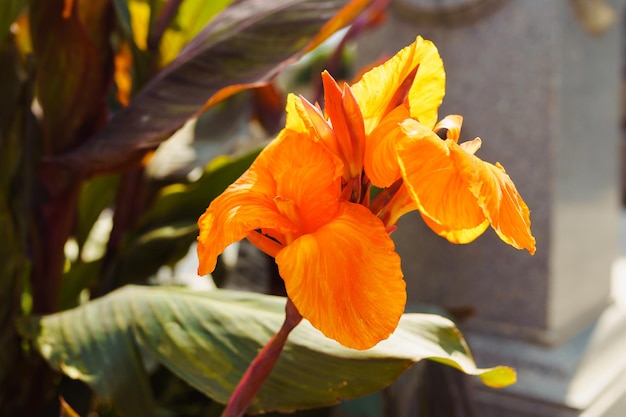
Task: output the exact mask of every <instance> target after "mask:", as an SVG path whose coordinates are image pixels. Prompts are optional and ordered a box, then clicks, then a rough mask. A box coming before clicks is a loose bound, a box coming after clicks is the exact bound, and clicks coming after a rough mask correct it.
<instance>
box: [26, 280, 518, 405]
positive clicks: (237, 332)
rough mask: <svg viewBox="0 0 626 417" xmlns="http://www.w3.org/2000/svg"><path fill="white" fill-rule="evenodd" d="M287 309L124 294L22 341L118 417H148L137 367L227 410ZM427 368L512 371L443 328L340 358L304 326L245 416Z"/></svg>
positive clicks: (422, 322) (246, 300)
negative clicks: (486, 365)
mask: <svg viewBox="0 0 626 417" xmlns="http://www.w3.org/2000/svg"><path fill="white" fill-rule="evenodd" d="M284 308H285V299H284V298H282V297H272V296H265V295H260V294H254V293H247V292H233V291H226V290H214V291H211V292H204V293H199V292H191V291H188V290H182V289H178V288H167V287H152V288H150V287H127V288H124V289H121V290H118V291H116V292H114V293H111V294H110V295H108V296H106V297H104V298H102V299H99V300H96V301H94V302H91V303H88V304H86V305H85V306H82V307H78V308H76V309H74V310H70V311H66V312H64V313H59V314H54V315H49V316H46V317H43V318H41V319H37V320H35V322H34V323H32V324H31V326H30V330H29V331H28V332H27V333H28V336H29V337H32V338H34V339H35V341H36V346H37V349H38V350H39V351H40V352H41V353H42V354H43V355H44V357H45V358H46V359H47V360H48V362H49V363H50V365H51V366H53V367H55V368H57V369H58V370H60V371H62V372H64V373H66V374H67V375H69V376H71V377H72V378H77V379H81V380H83V381H85V382H86V383H88V384H89V385H91V386H92V387H93V388H94V389H95V390H96V392H98V393H99V394H100V395H101V396H103V397H108V398H111V400H112V402H113V403H114V404H116V405H117V408H118V409H119V410H120V411H122V413H123V415H126V416H138V417H140V416H150V415H152V413H153V408H152V407H153V405H152V401H151V394H150V393H149V392H148V385H149V384H148V378H147V374H146V373H145V371H144V370H143V369H144V368H143V365H142V363H143V362H142V357H141V355H140V352H144V355H145V357H147V358H154V359H156V360H157V361H158V362H159V363H160V364H162V365H163V366H165V367H167V368H168V369H169V370H170V371H171V372H173V373H174V374H176V375H178V377H180V378H181V379H183V380H184V381H186V382H187V383H189V384H190V385H191V386H193V387H195V388H196V389H198V390H199V391H201V392H203V393H205V394H206V395H208V396H210V397H211V398H214V399H215V400H217V401H218V402H221V403H225V402H226V401H227V400H228V398H229V396H230V393H231V392H232V390H233V389H234V387H235V385H236V384H237V382H238V381H239V379H240V378H241V376H242V375H243V373H244V372H245V370H246V368H247V367H248V365H249V364H250V362H251V361H252V359H253V358H254V357H255V355H256V354H257V352H258V350H259V349H260V348H261V347H262V346H263V345H265V343H267V341H268V340H269V339H270V338H271V337H272V335H274V334H275V333H276V332H277V331H278V329H279V327H280V325H281V323H282V321H283V320H284ZM422 359H431V360H435V361H438V362H442V363H445V364H447V365H450V366H453V367H455V368H457V369H460V370H462V371H464V372H466V373H468V374H472V375H478V376H479V377H480V378H481V379H482V380H483V382H485V383H487V384H489V385H492V386H503V385H508V384H510V383H512V382H513V381H514V379H515V373H514V372H513V370H511V369H510V368H505V367H498V368H492V369H478V368H477V367H476V365H475V363H474V361H473V360H472V358H471V355H470V354H469V351H468V349H467V346H466V344H465V341H464V340H463V338H462V336H461V335H460V333H459V331H458V330H457V329H456V327H455V326H454V325H453V323H452V322H451V321H449V320H448V319H445V318H443V317H441V316H438V315H430V314H406V315H404V316H403V318H402V319H401V321H400V326H399V328H398V329H397V330H396V332H395V333H394V334H393V335H392V336H391V337H390V338H389V339H388V340H386V341H384V342H382V343H380V344H379V345H377V346H376V347H374V348H373V349H370V350H367V351H358V350H352V349H347V348H344V347H342V346H341V345H339V344H338V343H336V342H335V341H333V340H330V339H327V338H326V337H324V336H323V335H322V334H321V333H320V332H319V331H317V330H316V329H314V328H313V327H312V326H310V325H309V324H308V322H307V323H302V324H301V325H300V326H298V327H297V328H296V330H294V332H293V333H292V334H291V335H290V337H289V340H288V343H287V346H286V347H285V350H284V351H283V354H282V355H281V357H280V358H279V360H278V363H277V364H276V366H275V368H274V369H273V371H272V374H271V375H270V378H269V380H268V381H266V383H265V384H264V386H263V388H262V389H261V392H260V393H259V395H258V397H257V398H256V400H255V401H254V402H253V404H252V406H251V409H250V411H251V412H266V411H283V412H291V411H294V410H298V409H302V408H311V407H322V406H328V405H332V404H336V403H338V402H339V401H340V400H342V399H350V398H355V397H358V396H362V395H365V394H369V393H371V392H374V391H378V390H380V389H382V388H384V387H386V386H387V385H389V384H390V383H391V382H393V381H394V380H395V379H397V378H398V376H400V374H402V373H403V372H404V371H405V370H406V369H408V368H409V367H410V366H411V365H413V364H414V363H415V362H418V361H420V360H422Z"/></svg>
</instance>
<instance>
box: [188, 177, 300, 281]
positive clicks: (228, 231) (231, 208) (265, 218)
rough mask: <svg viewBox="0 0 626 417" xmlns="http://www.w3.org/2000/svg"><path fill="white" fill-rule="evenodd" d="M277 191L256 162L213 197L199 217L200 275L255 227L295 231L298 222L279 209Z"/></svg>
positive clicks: (207, 270)
mask: <svg viewBox="0 0 626 417" xmlns="http://www.w3.org/2000/svg"><path fill="white" fill-rule="evenodd" d="M274 194H275V192H274V191H273V184H272V179H271V178H267V179H266V180H265V181H264V177H263V176H259V175H258V172H257V171H256V169H255V168H254V165H253V166H252V167H250V169H249V170H248V171H246V172H245V173H244V174H243V175H242V176H241V177H240V178H239V179H238V180H237V181H235V182H234V183H233V184H232V185H231V186H229V187H228V188H227V189H226V191H224V193H222V194H221V195H220V196H219V197H217V198H216V199H215V200H213V202H212V203H211V205H210V206H209V208H207V210H206V211H205V212H204V214H203V215H202V216H201V217H200V219H199V220H198V227H199V228H200V234H199V236H198V249H197V251H198V259H199V261H200V263H199V266H198V275H206V274H209V273H211V272H212V271H213V269H215V264H216V262H217V256H218V255H219V254H221V253H222V252H223V251H224V249H225V248H226V246H228V245H230V244H231V243H233V242H238V241H240V240H241V239H243V238H244V237H246V235H247V234H248V233H249V232H251V231H253V230H255V229H260V228H271V229H277V230H281V231H282V232H283V233H287V232H290V233H294V232H296V230H297V229H296V226H295V225H294V224H292V223H290V221H289V220H288V219H287V218H285V217H283V216H282V215H281V214H280V213H279V212H278V211H277V210H276V207H275V205H274V202H273V195H274Z"/></svg>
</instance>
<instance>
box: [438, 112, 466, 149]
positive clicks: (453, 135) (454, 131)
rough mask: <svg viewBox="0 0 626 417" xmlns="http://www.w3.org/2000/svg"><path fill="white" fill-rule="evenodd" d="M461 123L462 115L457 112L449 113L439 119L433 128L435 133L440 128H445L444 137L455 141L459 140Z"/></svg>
mask: <svg viewBox="0 0 626 417" xmlns="http://www.w3.org/2000/svg"><path fill="white" fill-rule="evenodd" d="M462 125H463V116H461V115H458V114H449V115H448V116H446V117H444V118H443V119H441V120H440V121H439V122H438V123H437V124H436V125H435V127H434V128H433V131H434V132H435V133H437V132H439V131H440V130H441V129H446V130H447V132H446V139H452V140H453V141H455V142H457V143H458V142H459V137H460V136H461V126H462Z"/></svg>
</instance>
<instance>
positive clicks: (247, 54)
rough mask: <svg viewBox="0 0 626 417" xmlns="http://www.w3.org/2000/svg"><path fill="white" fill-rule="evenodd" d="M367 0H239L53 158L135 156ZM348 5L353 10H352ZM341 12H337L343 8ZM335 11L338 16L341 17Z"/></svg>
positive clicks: (76, 164) (109, 163)
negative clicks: (90, 132)
mask: <svg viewBox="0 0 626 417" xmlns="http://www.w3.org/2000/svg"><path fill="white" fill-rule="evenodd" d="M368 1H369V0H353V1H352V2H350V3H349V7H347V8H346V9H343V8H342V7H343V6H344V5H345V4H346V0H274V1H256V0H240V1H237V2H235V3H234V4H233V5H231V6H230V7H228V8H227V9H225V10H224V11H223V12H222V13H220V14H219V15H218V16H216V17H215V18H214V19H213V20H212V21H211V22H210V23H209V24H208V25H207V26H206V27H205V28H204V29H203V30H202V31H201V32H200V33H199V34H198V35H197V36H196V37H195V38H194V39H193V40H192V41H191V42H190V43H189V44H188V45H187V46H186V47H185V48H184V49H183V51H181V53H180V54H179V55H178V57H177V58H176V59H175V60H174V61H173V62H172V63H171V64H170V65H168V66H167V67H165V68H164V69H163V70H162V71H161V72H160V73H159V74H158V75H157V76H156V77H154V78H153V79H152V81H151V82H150V83H149V84H148V85H146V87H145V88H144V89H142V90H141V91H140V92H139V93H138V94H137V95H136V96H135V98H134V99H133V101H132V102H131V104H130V105H129V106H128V107H126V108H124V109H122V110H120V111H119V112H118V113H116V114H115V116H114V117H113V119H112V120H111V121H110V123H108V124H107V125H106V126H105V127H104V128H103V129H102V130H101V131H99V132H98V133H97V134H96V135H94V136H93V137H91V138H90V140H88V141H87V142H86V143H84V144H83V145H82V146H80V147H79V148H78V149H76V150H74V151H73V152H71V153H69V154H66V155H64V156H59V157H57V158H56V159H55V160H56V161H57V162H59V163H64V164H67V165H69V166H71V167H73V168H74V169H76V170H80V171H84V172H102V171H111V170H115V169H117V168H119V167H120V166H124V165H126V164H128V163H131V162H132V161H135V162H137V161H138V160H139V159H140V156H141V155H142V154H143V153H144V152H145V151H146V150H147V149H151V148H154V147H155V146H157V145H158V144H160V143H161V142H162V141H163V140H165V139H166V138H167V137H169V136H170V135H171V134H172V133H173V132H174V131H175V130H177V129H178V128H180V127H181V126H182V125H183V123H185V121H186V120H187V119H189V118H190V117H192V116H193V115H195V114H196V113H197V112H198V111H199V110H200V109H202V108H203V106H205V104H206V103H207V101H208V100H209V99H210V98H211V99H212V102H216V101H218V100H219V99H223V98H225V97H227V96H228V95H229V94H232V93H234V92H236V91H238V90H241V89H243V88H247V87H250V86H255V85H259V84H261V83H265V82H267V81H269V80H270V79H271V78H272V77H273V76H274V75H275V74H276V73H277V72H278V71H279V70H280V69H281V68H282V67H283V66H284V65H285V64H286V62H287V61H289V60H291V59H294V58H296V57H297V56H298V55H301V54H302V53H303V52H305V51H306V50H307V47H308V46H310V45H311V43H310V42H312V41H314V43H318V42H320V41H321V40H322V39H321V38H320V37H319V36H318V34H320V33H321V34H322V35H323V36H326V37H327V36H330V34H331V33H332V32H333V31H334V30H337V29H339V28H341V27H342V26H345V25H346V24H348V23H349V22H350V21H351V20H352V19H353V18H354V17H355V16H356V15H357V14H358V13H359V12H360V11H361V10H362V9H363V8H364V7H365V5H366V4H367V3H368ZM346 10H347V11H348V12H349V13H348V12H346ZM340 11H341V13H338V12H340ZM336 16H337V17H336Z"/></svg>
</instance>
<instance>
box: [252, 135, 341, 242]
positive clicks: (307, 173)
mask: <svg viewBox="0 0 626 417" xmlns="http://www.w3.org/2000/svg"><path fill="white" fill-rule="evenodd" d="M286 132H289V131H286ZM263 163H264V166H265V167H266V172H265V173H264V174H263V175H266V176H268V177H272V178H273V180H274V182H275V187H276V192H275V198H274V203H275V204H276V207H277V209H278V210H279V211H280V212H282V213H283V214H284V215H285V216H287V217H289V218H290V219H291V220H292V221H294V222H295V223H296V224H297V225H298V228H299V230H300V231H301V232H302V233H306V232H311V231H314V230H316V229H317V228H319V227H320V226H321V225H323V224H324V223H326V222H328V221H329V220H330V219H331V218H333V217H334V216H335V215H336V211H337V210H338V209H339V196H340V195H341V174H342V164H341V161H340V160H339V159H337V158H336V157H335V156H334V155H333V154H331V153H330V152H329V151H328V150H327V149H326V148H325V147H324V146H323V145H322V144H321V143H319V142H314V141H311V140H310V139H309V137H308V136H307V135H298V134H294V133H289V134H284V135H283V138H282V141H281V143H280V146H277V147H276V151H274V152H271V153H268V154H267V156H266V157H265V158H264V161H263Z"/></svg>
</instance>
